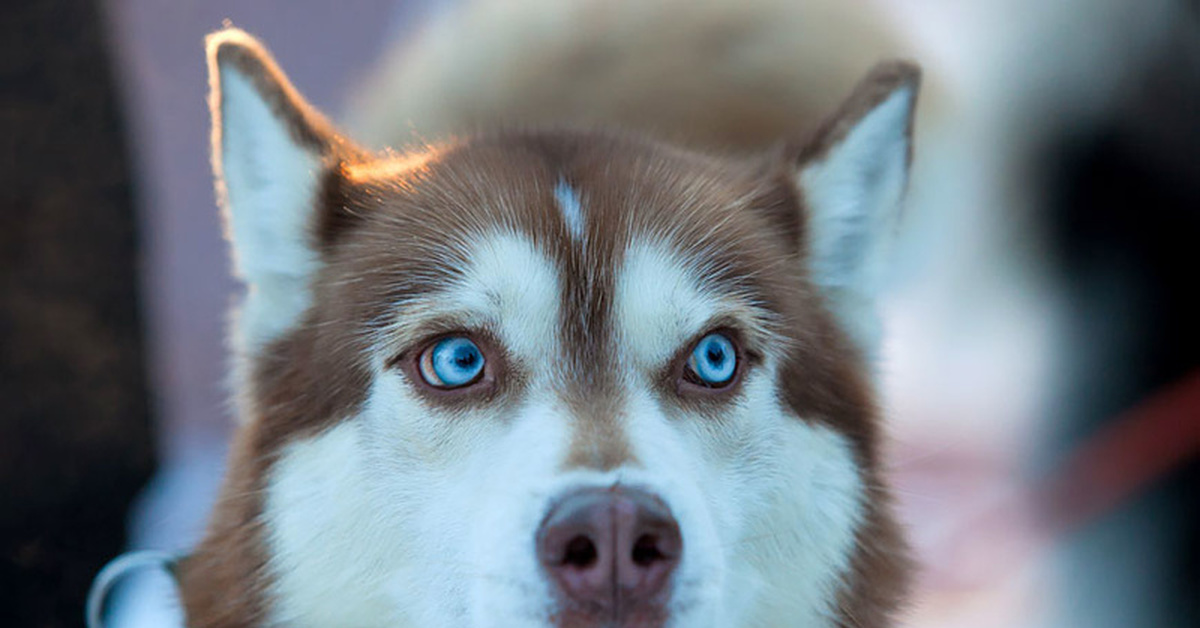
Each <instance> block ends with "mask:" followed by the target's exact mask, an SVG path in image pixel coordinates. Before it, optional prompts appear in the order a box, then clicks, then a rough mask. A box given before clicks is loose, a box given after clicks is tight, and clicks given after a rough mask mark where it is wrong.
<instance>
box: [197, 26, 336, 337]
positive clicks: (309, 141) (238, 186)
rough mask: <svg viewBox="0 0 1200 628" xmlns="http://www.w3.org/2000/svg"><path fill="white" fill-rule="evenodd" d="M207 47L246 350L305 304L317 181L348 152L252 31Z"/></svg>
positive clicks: (220, 179)
mask: <svg viewBox="0 0 1200 628" xmlns="http://www.w3.org/2000/svg"><path fill="white" fill-rule="evenodd" d="M207 49H208V72H209V87H210V92H209V107H210V108H211V111H212V120H213V129H212V161H213V170H214V174H215V176H216V190H217V198H218V202H219V203H220V204H221V207H222V210H223V213H224V218H225V227H226V234H227V236H228V237H229V238H230V240H231V241H232V243H233V255H234V267H235V271H236V273H237V274H238V275H239V276H240V277H241V278H242V279H243V280H244V281H245V282H246V283H247V284H249V286H250V292H249V294H248V296H247V298H246V301H245V303H244V304H243V307H242V312H241V315H240V320H239V321H238V329H237V330H236V332H235V336H236V341H237V344H238V345H239V346H240V348H246V344H245V342H244V341H246V340H249V341H250V342H251V346H257V345H259V344H261V343H262V342H266V341H269V340H271V339H273V338H274V337H276V336H277V335H278V334H280V333H281V332H283V331H284V330H286V329H288V328H290V327H291V326H292V325H293V324H294V323H295V322H296V320H297V319H298V318H299V316H300V314H302V313H303V312H304V310H305V309H307V307H308V302H309V294H308V280H309V279H310V278H311V276H312V274H313V273H314V271H315V270H316V268H317V265H318V262H319V256H318V254H317V250H316V243H315V237H314V230H315V228H316V226H317V222H318V221H319V220H320V216H319V211H320V209H319V208H318V198H320V196H319V195H320V192H321V186H322V185H323V181H324V177H325V176H326V175H327V174H328V173H329V172H330V170H331V168H332V167H333V166H335V165H336V163H337V162H338V161H340V160H341V159H342V158H343V157H344V156H345V155H346V154H347V153H348V152H351V151H353V150H354V149H353V148H352V147H351V146H350V145H349V144H348V143H347V142H345V141H344V140H343V139H342V138H341V137H339V136H338V135H337V133H336V132H335V131H334V130H333V127H332V126H331V125H330V124H329V122H328V121H326V120H325V118H324V117H323V116H321V114H319V113H318V112H317V111H316V110H315V109H313V108H312V107H311V106H309V105H308V103H306V102H305V101H304V99H303V98H302V97H301V96H300V94H299V93H298V92H297V91H296V90H295V88H293V87H292V85H291V83H290V82H288V80H287V77H286V76H284V74H283V72H282V71H280V69H279V67H278V66H277V65H276V64H275V61H274V60H273V59H272V58H271V55H270V53H268V52H267V51H266V49H264V48H263V47H262V45H261V44H259V43H258V42H257V41H256V40H255V39H254V38H253V37H251V36H250V35H248V34H246V33H245V32H243V31H241V30H238V29H234V28H228V29H225V30H222V31H218V32H216V33H213V34H212V35H209V37H208V39H207Z"/></svg>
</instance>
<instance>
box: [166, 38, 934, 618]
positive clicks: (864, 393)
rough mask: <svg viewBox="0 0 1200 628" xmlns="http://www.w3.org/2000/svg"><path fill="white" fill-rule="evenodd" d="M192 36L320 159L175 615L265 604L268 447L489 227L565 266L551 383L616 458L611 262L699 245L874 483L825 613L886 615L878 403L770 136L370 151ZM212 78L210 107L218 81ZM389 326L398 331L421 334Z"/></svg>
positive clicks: (843, 122)
mask: <svg viewBox="0 0 1200 628" xmlns="http://www.w3.org/2000/svg"><path fill="white" fill-rule="evenodd" d="M226 33H228V31H226ZM209 45H210V50H209V58H210V68H212V69H213V71H214V72H215V71H216V70H217V67H218V65H219V64H220V63H223V62H226V60H228V62H229V63H235V64H237V66H238V67H239V68H240V69H241V70H242V71H245V72H248V73H250V74H251V76H252V77H254V80H255V84H256V85H257V86H258V88H259V89H260V90H261V91H262V93H263V94H264V95H265V96H266V97H267V98H268V99H269V100H270V102H272V103H274V104H275V106H276V108H277V111H278V113H279V114H280V115H281V116H282V117H283V119H285V120H287V121H288V122H289V123H290V124H291V125H292V129H293V133H294V134H295V136H296V138H297V140H299V141H302V142H304V143H305V144H306V145H308V146H310V147H318V148H319V150H320V151H321V153H322V154H326V155H328V159H329V163H328V170H327V172H326V173H325V174H324V176H323V179H322V181H323V183H322V188H321V191H320V193H319V194H318V205H317V207H315V208H314V218H313V223H312V232H313V238H312V241H313V243H314V246H316V247H317V248H318V250H319V254H320V257H321V260H322V262H323V266H322V268H321V270H320V271H319V272H318V276H317V277H316V278H315V279H314V281H313V291H314V299H313V306H312V307H311V308H310V310H309V311H308V312H307V313H306V315H305V316H304V318H303V320H302V322H301V324H300V325H299V326H298V327H297V328H296V329H295V330H293V331H291V332H289V333H288V334H287V335H285V336H284V337H282V338H280V339H279V340H277V341H275V342H274V343H272V344H271V345H270V346H268V347H267V348H266V349H265V350H263V351H262V353H261V354H260V355H258V356H257V357H256V358H255V361H254V366H253V369H252V370H251V380H250V381H249V382H248V383H246V384H245V386H246V390H245V393H246V395H247V397H248V398H249V401H250V403H248V404H246V405H245V406H244V410H245V411H247V412H250V413H251V414H252V416H247V417H243V418H244V420H243V423H242V426H241V427H240V429H239V433H238V435H237V441H236V443H235V447H234V453H233V456H232V459H231V467H230V471H229V473H228V476H227V478H226V483H225V486H224V488H223V489H222V494H221V499H220V501H219V503H218V506H217V509H216V512H215V514H214V518H213V521H212V524H211V526H210V528H209V533H208V535H207V536H206V538H205V540H204V541H203V543H202V544H201V546H200V547H199V548H198V549H197V550H196V552H195V554H194V555H193V556H192V557H191V558H189V559H188V560H187V561H186V562H184V563H183V565H182V566H181V570H180V580H181V585H182V588H183V598H184V603H185V606H186V610H187V614H188V618H189V623H190V625H193V626H241V625H251V624H253V623H255V622H257V621H260V620H262V619H263V618H264V617H265V616H266V615H265V613H266V612H267V610H268V609H267V607H268V604H269V601H268V598H267V592H268V590H269V587H270V574H269V572H268V570H267V565H266V555H265V549H264V539H263V538H262V534H263V529H262V525H261V521H260V520H259V518H258V517H259V513H260V512H261V510H262V493H263V489H264V487H265V484H266V475H267V473H268V472H269V470H270V468H271V464H272V462H273V460H274V459H275V458H276V456H277V455H278V453H279V452H280V451H281V449H282V448H284V447H286V446H287V444H288V443H289V442H291V441H293V440H295V439H297V438H302V437H304V436H306V435H311V434H313V433H315V432H318V431H320V430H322V429H325V428H327V427H329V426H331V425H333V424H335V423H336V422H337V421H339V420H341V419H343V418H344V417H345V416H347V415H349V414H351V413H353V412H354V411H355V408H356V407H357V405H358V404H359V403H360V402H361V401H362V400H363V398H364V396H365V392H366V387H367V386H368V385H369V375H368V373H369V371H368V365H367V364H365V363H363V358H362V357H361V356H363V355H365V354H366V353H367V352H366V351H365V350H364V349H366V348H367V347H366V346H365V343H366V342H367V340H366V338H367V337H368V336H367V335H366V334H363V333H362V331H363V330H364V329H367V328H368V327H374V326H378V325H379V324H381V323H383V322H386V321H388V320H390V319H391V318H392V317H394V316H395V315H396V313H395V312H394V311H392V310H391V309H390V308H388V307H387V306H385V304H388V303H396V302H400V301H402V300H403V298H404V297H407V296H412V295H419V294H422V293H427V292H429V291H430V290H432V289H434V288H436V287H437V286H438V285H439V284H440V283H442V282H444V281H448V280H449V279H450V277H449V276H448V275H447V268H448V267H453V265H454V264H453V262H454V260H452V259H447V256H448V255H454V251H455V250H456V249H455V248H454V246H452V244H453V243H455V242H459V241H462V240H464V239H466V238H468V237H469V236H470V235H471V234H472V232H473V231H477V230H479V229H486V228H489V227H490V226H496V225H500V226H503V227H505V228H509V229H514V230H518V231H520V232H523V233H525V234H527V235H528V237H529V239H530V240H531V241H532V242H533V243H534V244H535V246H538V247H540V248H541V249H542V250H543V251H545V252H546V254H547V256H548V257H549V258H550V259H552V260H554V261H555V262H556V263H558V264H559V265H560V270H561V276H562V278H563V281H565V282H566V287H565V292H566V294H567V295H569V297H568V298H567V300H566V301H565V303H564V305H565V307H564V311H563V315H562V320H561V321H560V326H561V333H562V334H563V337H564V338H565V339H566V342H565V343H564V344H565V345H566V346H567V347H568V348H569V349H570V351H571V354H570V355H569V356H566V361H567V363H568V364H569V365H570V366H569V368H567V369H565V370H564V375H563V378H564V382H563V388H564V390H566V391H568V395H567V398H568V399H569V405H570V410H571V412H572V413H573V415H574V420H575V422H576V427H575V439H574V441H573V442H574V445H573V446H572V450H571V451H572V453H571V457H570V459H569V460H568V461H567V465H568V466H587V467H594V468H600V469H607V468H612V467H614V466H616V465H619V464H621V463H622V462H624V461H627V460H628V459H629V456H630V454H629V452H628V445H627V443H625V442H624V440H623V439H624V435H623V434H622V433H621V431H620V429H619V427H618V422H617V421H616V418H617V413H618V412H619V409H618V408H619V407H620V404H619V403H617V399H618V397H619V390H618V389H617V387H616V383H615V382H614V381H613V379H612V377H611V376H610V375H609V374H610V373H611V372H613V370H614V368H613V367H614V365H613V364H611V363H610V362H609V358H607V357H606V356H609V355H612V354H613V352H612V351H610V350H608V348H607V347H606V346H605V344H604V343H605V342H608V340H607V339H608V338H610V337H611V334H610V333H607V332H608V331H609V330H608V326H609V325H610V324H611V323H610V307H611V295H612V292H613V285H614V277H613V275H612V269H614V268H617V267H619V262H620V258H621V256H622V255H623V252H624V250H625V248H626V245H627V244H628V237H629V235H630V234H638V235H644V236H651V237H665V238H669V239H670V241H671V243H672V244H673V245H674V248H675V249H676V250H678V251H681V252H684V254H692V253H694V252H697V251H705V252H706V253H705V255H706V259H707V260H709V261H711V262H713V263H712V266H711V268H713V269H714V271H713V273H712V274H711V275H710V276H708V277H705V280H706V281H709V282H712V284H714V285H716V286H719V287H721V288H722V289H724V290H726V291H730V292H734V293H739V294H747V295H751V296H752V297H753V299H754V301H755V302H756V303H758V304H759V305H758V306H756V307H758V308H759V309H761V311H762V314H763V315H764V316H767V317H769V318H770V319H771V320H772V321H773V323H772V325H771V327H772V334H771V335H770V337H760V338H747V339H746V345H747V347H749V351H751V352H753V351H755V350H758V348H765V347H767V344H768V343H774V346H783V347H786V348H787V349H786V350H787V359H786V361H785V367H784V368H783V369H782V370H781V372H780V381H779V387H780V389H781V390H783V391H785V393H784V397H785V400H786V402H787V403H788V405H789V406H791V408H792V409H793V411H794V412H795V413H796V414H797V415H799V416H806V417H807V416H811V417H818V418H817V419H816V420H820V421H824V422H826V423H827V424H828V425H830V426H832V427H834V428H836V429H837V430H838V431H839V432H841V433H843V434H845V435H847V436H848V438H849V439H850V440H851V442H852V443H853V446H854V448H855V455H856V457H857V460H858V461H859V462H860V464H861V465H862V468H863V469H864V483H865V484H866V485H867V486H868V487H869V490H870V491H872V499H870V500H869V502H868V511H867V517H866V522H865V524H864V526H863V528H862V529H861V530H860V531H859V534H858V547H857V550H856V553H855V555H854V557H853V559H852V569H851V571H850V573H849V574H847V576H846V583H845V588H844V590H843V591H842V593H841V595H840V597H839V603H840V613H841V615H840V620H839V621H840V623H841V624H842V625H844V626H857V627H870V626H886V625H888V624H889V620H888V618H889V617H890V615H891V613H892V611H893V610H894V609H895V606H896V603H897V600H898V599H899V598H900V596H901V594H902V592H903V590H904V583H905V575H906V573H907V564H906V562H905V558H904V554H905V553H904V545H903V542H902V541H901V539H900V535H899V534H898V532H897V529H896V526H895V524H894V523H893V522H892V520H891V518H890V515H889V505H888V497H887V493H886V490H885V489H884V488H883V484H882V481H881V478H880V471H879V454H878V447H879V443H878V441H879V438H880V437H879V433H878V426H877V422H878V419H877V410H876V406H875V402H874V399H873V395H872V393H871V391H870V386H869V385H868V383H867V382H866V381H865V380H864V376H863V375H862V373H863V372H864V371H865V369H864V366H863V364H862V359H861V356H859V354H858V352H857V351H856V350H855V349H853V348H852V347H851V344H850V342H849V341H848V340H847V339H846V337H845V335H844V334H843V333H842V332H841V330H840V329H839V328H838V327H837V324H836V323H835V322H834V319H833V317H832V316H831V314H830V313H829V312H828V310H827V308H826V306H825V304H824V301H823V299H822V297H821V295H820V294H819V293H818V291H817V289H816V288H815V287H814V286H813V285H812V283H811V282H810V280H809V278H808V277H806V276H805V274H804V267H805V265H804V263H803V259H804V257H805V256H806V255H807V248H806V232H805V215H806V213H807V211H808V209H807V208H806V207H805V204H804V199H803V197H802V196H801V195H800V194H799V193H798V191H797V190H796V186H795V185H794V183H793V181H794V176H795V168H796V163H795V162H794V161H793V162H789V161H788V160H787V158H786V157H787V153H786V151H785V152H776V153H774V154H773V155H772V156H770V157H760V158H753V159H748V160H732V159H725V158H717V157H711V156H706V155H702V154H699V153H693V152H689V151H685V150H681V149H678V148H673V147H671V146H668V145H665V144H660V143H657V142H655V141H651V140H647V139H644V138H642V137H638V136H632V135H626V134H621V133H616V132H611V131H575V130H559V131H539V130H513V131H502V132H495V133H491V134H483V135H477V136H473V137H469V138H465V139H461V140H459V141H457V142H455V143H453V144H449V145H446V146H429V147H426V148H425V149H424V151H423V152H422V153H421V154H414V155H408V156H397V155H383V156H380V157H378V158H376V159H375V161H372V158H370V157H368V156H366V155H365V154H364V153H362V152H361V151H359V150H358V149H355V148H353V145H352V144H350V143H349V142H347V141H345V140H343V139H341V138H340V137H339V136H337V135H336V134H333V132H332V131H331V130H330V128H329V127H328V124H327V123H326V122H325V121H324V119H323V118H321V117H320V116H319V115H318V114H316V113H315V112H313V111H312V109H311V108H309V107H308V106H307V105H305V104H304V102H303V100H301V99H300V97H299V96H298V95H297V94H296V93H295V91H294V89H293V88H291V86H290V85H289V84H288V83H287V82H286V80H285V79H284V78H283V77H282V75H281V74H280V73H279V71H278V69H277V68H276V67H275V66H274V64H273V62H271V61H270V59H269V57H267V56H266V55H265V53H264V52H263V51H262V50H261V48H259V47H258V46H257V45H256V44H253V43H252V42H251V43H248V42H247V41H246V39H243V38H242V37H241V36H235V35H225V34H224V33H223V34H221V35H218V36H216V37H214V38H212V39H211V40H210V44H209ZM915 77H916V71H915V69H914V68H912V67H911V66H907V65H900V64H897V65H892V66H887V67H886V68H885V69H883V70H881V71H880V72H879V73H877V74H875V75H873V78H872V79H870V82H869V83H867V84H865V85H864V86H863V87H862V88H861V89H860V90H859V91H857V92H856V93H855V96H854V97H853V98H852V99H851V101H850V102H849V103H848V104H847V106H846V108H845V109H844V110H843V114H842V115H840V116H839V117H837V118H835V119H834V120H833V122H832V123H831V124H830V125H828V126H827V127H825V129H826V130H825V131H823V132H821V133H820V134H819V135H818V137H819V138H824V139H825V140H826V141H832V140H833V139H836V137H837V136H838V134H839V133H842V134H844V129H845V128H847V127H848V125H850V124H852V123H853V122H854V120H855V119H856V116H861V115H862V114H863V113H865V112H866V111H867V110H869V108H870V107H869V106H870V105H871V104H873V103H877V102H878V100H879V98H882V97H883V96H885V95H886V94H887V93H890V90H888V91H884V90H885V89H887V87H888V85H891V86H892V87H894V86H895V84H896V82H897V81H906V82H911V81H915ZM214 86H217V82H216V79H214ZM214 94H215V95H214V99H213V103H214V112H217V111H218V109H219V104H220V103H219V91H218V90H217V89H216V87H215V88H214ZM216 141H217V142H219V136H217V138H216ZM217 146H218V148H219V144H218V145H217ZM821 150H823V149H821V148H820V147H819V145H818V147H817V148H815V149H810V150H809V151H808V152H802V153H800V156H802V157H805V158H812V157H813V156H814V155H818V154H820V152H821ZM560 179H562V180H565V181H568V182H570V184H571V185H572V186H573V187H574V188H575V189H576V190H578V192H579V194H580V196H581V198H582V199H583V201H584V203H585V205H586V207H587V211H586V212H585V216H586V221H587V226H586V232H587V234H588V239H587V246H586V247H582V248H580V247H574V246H570V245H569V242H570V236H569V234H567V233H566V231H565V227H564V226H563V222H562V220H561V217H560V215H559V210H558V208H557V207H556V205H555V201H554V198H553V187H554V185H555V183H556V182H557V181H559V180H560ZM713 225H721V228H720V229H712V227H713ZM689 252H691V253H689ZM458 261H460V262H462V263H465V262H466V261H467V260H458ZM348 279H353V280H354V281H348ZM407 333H408V334H409V336H406V337H409V338H410V339H411V338H416V337H419V336H420V335H421V333H424V332H418V331H416V330H408V331H407ZM402 335H403V334H402ZM398 359H404V358H403V357H401V358H398ZM509 366H510V368H509V369H507V370H510V371H511V372H512V373H513V375H512V376H511V377H508V378H507V379H505V380H503V381H497V382H496V386H495V388H494V390H493V391H492V393H490V394H491V395H492V396H490V397H489V398H488V401H489V402H491V403H500V404H505V403H511V402H512V401H514V400H516V399H517V398H519V396H520V395H521V394H522V393H523V387H522V379H521V376H520V373H521V371H522V366H521V365H520V364H510V365H509ZM674 385H675V384H674V380H673V379H671V378H667V377H664V378H663V380H662V383H661V384H660V393H661V395H660V397H661V400H662V402H663V404H664V406H666V407H670V406H672V404H675V405H678V407H680V408H681V409H682V408H683V407H684V405H685V404H695V405H701V406H702V405H703V404H719V403H724V401H722V400H721V399H718V398H715V397H714V398H710V399H699V398H698V399H694V400H682V399H680V396H679V395H677V394H675V390H673V389H672V388H671V387H673V386H674ZM428 402H429V403H431V404H450V403H467V402H471V400H470V399H466V398H461V399H454V400H450V399H443V398H436V397H433V396H431V397H430V398H429V399H428ZM689 407H690V406H689ZM681 414H682V413H681Z"/></svg>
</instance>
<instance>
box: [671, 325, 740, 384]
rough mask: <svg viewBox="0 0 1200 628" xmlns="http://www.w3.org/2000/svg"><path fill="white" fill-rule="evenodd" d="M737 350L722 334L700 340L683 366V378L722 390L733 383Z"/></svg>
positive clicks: (736, 365) (711, 335)
mask: <svg viewBox="0 0 1200 628" xmlns="http://www.w3.org/2000/svg"><path fill="white" fill-rule="evenodd" d="M737 362H738V356H737V349H736V348H735V347H734V345H733V341H732V340H730V339H729V337H728V336H726V335H725V334H722V333H717V332H714V333H711V334H708V335H707V336H705V337H703V338H701V339H700V342H697V343H696V347H695V348H694V349H692V354H691V355H690V356H688V360H687V363H686V364H685V365H684V369H685V371H684V377H685V379H687V380H690V381H691V382H692V383H694V384H698V385H700V386H704V387H707V388H724V387H725V386H728V385H729V384H731V383H733V376H734V375H735V374H737V367H738V363H737Z"/></svg>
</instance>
